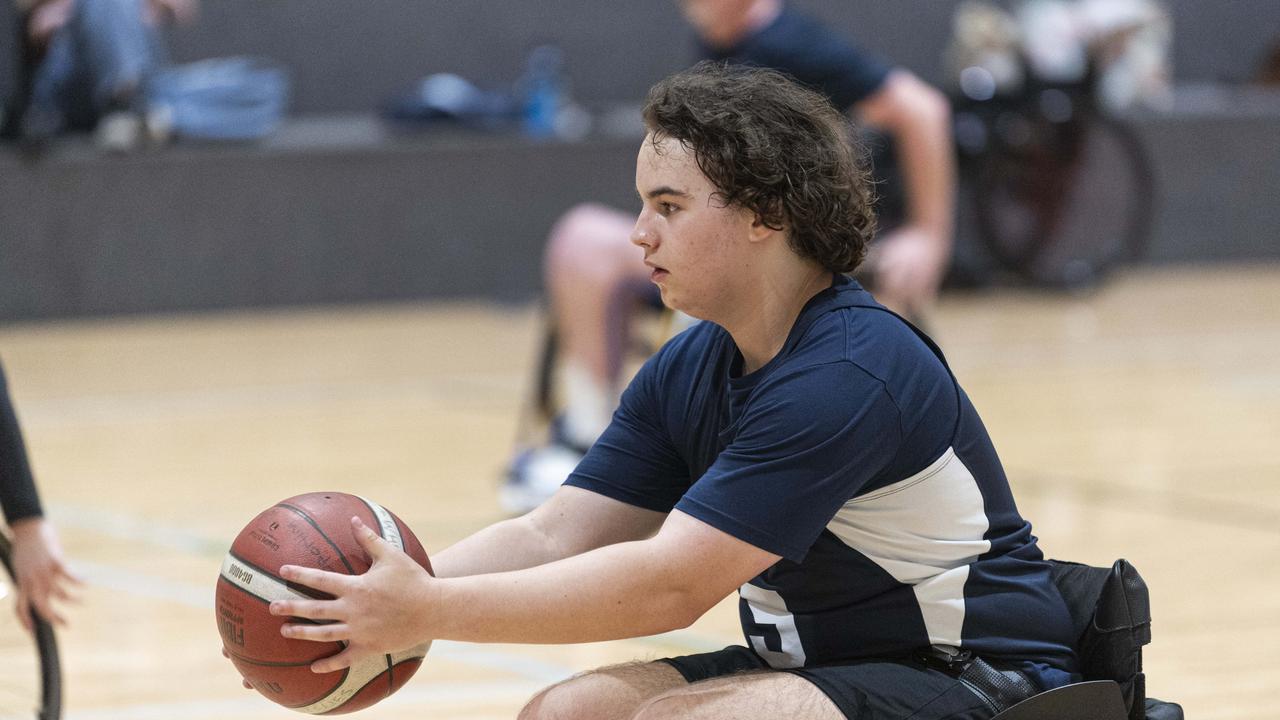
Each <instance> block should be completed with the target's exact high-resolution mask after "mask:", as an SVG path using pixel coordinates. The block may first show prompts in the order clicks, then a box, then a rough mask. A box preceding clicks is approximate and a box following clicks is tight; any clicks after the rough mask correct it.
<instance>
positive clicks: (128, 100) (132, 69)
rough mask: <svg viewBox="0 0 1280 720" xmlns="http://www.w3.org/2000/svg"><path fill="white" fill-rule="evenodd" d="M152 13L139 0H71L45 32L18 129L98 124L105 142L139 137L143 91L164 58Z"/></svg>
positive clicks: (124, 143)
mask: <svg viewBox="0 0 1280 720" xmlns="http://www.w3.org/2000/svg"><path fill="white" fill-rule="evenodd" d="M158 25H159V22H158V19H157V16H156V15H155V13H154V11H152V10H151V9H150V6H149V5H147V4H144V2H143V0H74V2H70V3H68V9H67V15H66V20H65V23H64V24H62V25H61V26H60V27H58V28H57V29H56V30H54V31H53V33H52V35H51V36H50V37H49V39H48V46H47V49H46V50H45V53H44V57H43V58H42V59H41V61H40V64H39V66H38V67H37V69H36V72H35V77H34V79H33V83H32V95H31V108H30V110H29V111H28V118H27V119H26V121H25V122H24V128H25V129H24V134H25V135H27V136H28V137H31V138H37V139H38V138H40V137H48V136H51V135H53V134H55V133H58V132H62V131H65V130H78V131H88V130H93V129H95V128H97V129H98V132H99V139H100V140H101V141H102V142H103V144H104V145H105V146H106V147H108V148H109V149H123V148H127V147H131V146H132V145H133V144H135V143H136V142H137V141H138V140H139V134H140V132H141V129H142V122H141V113H142V111H143V110H144V109H145V108H144V107H143V105H144V100H145V99H144V97H143V92H144V90H145V86H146V81H147V78H148V76H149V75H150V74H151V73H152V72H153V71H154V70H155V69H156V68H157V67H158V66H159V65H160V64H161V63H162V62H163V55H164V53H163V49H162V42H161V38H160V35H159V30H158Z"/></svg>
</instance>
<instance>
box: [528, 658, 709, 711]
mask: <svg viewBox="0 0 1280 720" xmlns="http://www.w3.org/2000/svg"><path fill="white" fill-rule="evenodd" d="M683 687H689V684H688V683H687V682H685V679H684V677H683V676H682V675H680V673H679V672H678V671H676V669H675V668H674V667H671V666H670V665H668V664H666V663H662V662H649V663H627V664H625V665H615V666H613V667H606V668H601V669H599V670H593V671H591V672H588V673H585V674H582V675H578V676H576V677H573V678H570V679H568V680H565V681H564V682H562V683H559V684H556V685H552V686H551V687H549V688H547V689H545V690H543V691H542V692H540V693H538V694H537V695H535V696H534V697H533V699H532V700H530V701H529V704H528V705H525V707H524V709H523V710H521V711H520V716H519V720H572V719H574V718H584V719H586V718H590V719H591V720H626V719H627V718H630V717H632V716H634V715H635V713H636V712H637V711H638V710H639V709H640V708H641V706H643V705H644V704H645V703H646V702H647V701H650V700H652V699H654V698H656V697H661V696H662V695H663V694H665V693H667V692H668V691H671V690H675V689H677V688H683Z"/></svg>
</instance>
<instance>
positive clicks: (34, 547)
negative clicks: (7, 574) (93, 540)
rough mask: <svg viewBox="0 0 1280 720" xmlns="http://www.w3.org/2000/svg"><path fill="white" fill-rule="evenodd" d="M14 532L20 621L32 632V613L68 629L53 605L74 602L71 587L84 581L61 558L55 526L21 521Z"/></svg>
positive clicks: (38, 520)
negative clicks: (55, 602) (57, 602)
mask: <svg viewBox="0 0 1280 720" xmlns="http://www.w3.org/2000/svg"><path fill="white" fill-rule="evenodd" d="M11 529H12V530H13V574H14V577H15V578H16V579H17V584H18V602H17V607H16V608H15V609H16V610H17V613H18V620H19V621H20V622H21V623H22V626H23V627H24V628H26V629H27V632H31V631H32V624H31V613H32V612H35V613H36V614H38V615H39V616H40V617H41V618H43V619H44V620H45V621H47V622H50V623H53V624H54V625H66V623H67V621H66V618H65V617H63V616H62V614H61V613H60V612H58V609H57V607H55V604H54V601H55V600H57V601H59V602H69V601H74V600H75V596H74V595H72V593H71V587H72V586H76V585H80V584H82V581H81V580H80V578H79V577H77V576H76V575H75V574H74V573H72V572H71V570H70V568H68V567H67V564H66V561H65V560H64V559H63V557H62V546H61V545H60V544H59V543H58V534H57V533H56V532H55V531H54V529H53V525H51V524H50V523H49V521H47V520H45V519H44V518H42V517H33V518H25V519H22V520H18V521H17V522H15V523H14V524H13V527H12V528H11Z"/></svg>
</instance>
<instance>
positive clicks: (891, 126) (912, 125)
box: [498, 0, 954, 513]
mask: <svg viewBox="0 0 1280 720" xmlns="http://www.w3.org/2000/svg"><path fill="white" fill-rule="evenodd" d="M679 5H680V8H681V10H682V11H683V13H684V16H685V18H686V19H687V20H688V22H689V24H690V26H691V27H692V28H693V30H694V32H695V33H696V35H697V39H698V49H699V55H701V56H702V57H703V58H706V59H710V60H717V61H726V62H731V63H733V64H737V65H751V66H755V67H768V68H774V69H776V70H781V71H783V72H785V73H787V74H788V75H791V76H793V77H795V78H796V79H797V80H799V81H800V82H801V83H803V84H805V85H807V86H809V87H811V88H813V89H815V90H818V91H819V92H821V93H822V94H824V95H826V96H827V98H828V99H829V100H830V101H831V103H832V104H833V105H835V106H836V108H838V109H840V110H844V111H846V112H848V113H849V114H850V115H852V116H854V117H857V118H859V119H860V120H861V121H862V122H864V123H866V124H867V125H869V126H873V127H876V128H878V129H880V130H881V131H883V133H884V134H885V137H886V138H892V140H893V150H894V152H893V153H892V154H891V156H890V154H888V153H886V154H885V156H884V159H885V160H888V159H890V157H892V159H893V160H894V162H892V163H884V164H882V167H881V169H882V170H884V169H885V166H887V165H893V166H896V167H897V168H898V169H899V170H900V171H901V172H900V173H898V174H900V176H901V180H902V182H901V183H898V182H894V181H893V179H895V178H896V174H894V173H888V174H885V175H882V176H881V177H879V180H881V181H884V182H882V183H881V192H880V195H881V196H882V197H881V205H880V211H881V213H880V220H881V222H880V227H879V230H880V232H879V233H878V236H877V238H876V241H875V243H874V244H873V245H872V250H871V252H870V254H869V257H868V261H867V262H866V263H864V265H863V270H864V271H866V270H868V269H869V272H864V273H862V274H869V275H872V276H874V278H875V288H874V292H875V295H876V298H877V299H878V300H879V301H881V302H882V303H884V304H885V305H886V306H888V307H889V308H891V309H893V310H894V311H896V312H899V313H902V314H904V315H906V316H908V317H913V316H914V317H921V316H924V315H926V314H927V313H928V312H929V310H930V309H931V308H932V306H933V304H934V302H935V301H936V299H937V293H938V287H939V285H940V284H941V283H942V278H943V274H944V273H945V271H946V269H947V266H948V264H949V262H950V258H951V224H952V219H951V218H952V206H953V204H954V198H953V196H954V187H953V185H954V180H953V175H954V172H953V167H952V164H953V163H952V156H953V154H954V150H953V148H952V145H951V122H950V110H949V108H948V105H947V100H946V98H945V97H944V96H943V95H942V93H940V92H939V91H938V90H936V89H934V88H932V87H930V86H929V85H928V84H926V83H924V82H923V81H921V80H920V79H919V78H917V77H916V76H915V75H913V74H912V73H911V72H909V71H907V70H906V69H904V68H901V67H892V66H890V65H888V64H886V63H885V62H883V61H882V60H880V59H878V58H876V57H874V56H873V55H871V54H869V53H867V52H866V51H865V50H863V49H862V48H860V47H858V46H857V45H856V44H854V43H853V42H851V41H850V40H848V39H847V38H845V37H844V36H843V35H842V34H841V33H839V32H838V31H836V30H835V29H833V28H832V27H830V26H828V25H826V24H824V23H822V22H820V21H819V20H817V19H815V18H813V17H810V16H808V15H806V14H804V13H803V12H801V11H799V10H797V9H795V8H794V7H792V6H791V5H790V4H788V3H785V2H783V1H782V0H680V2H679ZM896 189H897V190H900V191H901V192H899V193H895V192H894V190H896ZM899 195H900V196H901V197H898V196H899ZM894 201H898V202H894ZM897 205H902V207H901V208H899V207H897ZM886 211H887V214H888V215H889V216H890V217H889V221H888V222H885V220H886V217H885V215H886ZM633 218H634V216H633V214H632V213H628V212H623V211H620V210H615V209H612V208H609V207H605V206H602V205H598V204H583V205H578V206H577V207H574V208H572V209H571V210H569V211H568V212H566V213H565V214H564V215H563V216H562V217H561V218H560V220H558V221H557V222H556V223H555V225H554V227H553V228H552V230H551V232H550V234H549V236H548V240H547V249H546V259H545V262H544V267H543V275H544V284H545V286H546V288H547V299H548V302H549V309H550V311H551V314H552V321H553V326H554V328H555V332H556V338H557V342H558V355H557V362H558V379H559V382H558V384H557V389H558V391H559V393H558V394H559V396H560V398H561V400H562V401H563V409H562V411H561V412H560V413H559V414H558V416H557V417H556V419H555V422H554V423H553V424H552V427H551V433H550V438H549V442H548V443H546V444H545V445H540V446H537V447H534V448H525V447H520V448H518V449H517V453H516V455H515V457H514V458H513V459H512V462H511V464H510V466H509V468H508V472H507V479H506V482H505V483H504V484H503V485H502V487H501V488H500V490H499V494H498V500H499V503H500V504H501V505H502V507H503V509H504V510H507V511H509V512H512V513H522V512H528V511H529V510H531V509H533V508H534V507H537V506H538V505H539V504H540V503H541V502H542V501H544V500H546V499H547V498H548V497H550V496H551V494H552V493H553V492H555V489H556V488H558V487H559V486H560V484H561V483H562V482H564V479H565V477H566V476H567V475H568V474H569V472H570V471H571V470H572V469H573V467H574V466H575V465H576V464H577V462H578V461H579V460H581V459H582V455H583V454H584V453H585V452H586V448H588V447H590V446H591V444H592V443H593V442H595V440H596V438H598V437H599V436H600V433H601V432H603V431H604V428H605V427H606V426H607V425H608V424H609V419H610V418H611V417H612V415H613V411H614V409H615V408H617V406H618V396H619V392H620V391H621V389H622V384H623V383H624V382H625V380H626V378H625V377H624V376H623V367H622V366H623V363H624V357H623V355H624V350H625V348H627V347H628V344H629V343H630V341H631V337H632V334H631V333H632V331H631V327H632V323H631V319H632V315H633V314H634V308H635V306H636V305H637V304H639V303H648V302H653V301H654V300H655V298H656V293H652V292H651V290H652V286H651V285H650V283H649V282H648V279H649V271H648V269H647V268H645V266H644V265H643V264H642V263H641V262H640V257H639V255H638V254H636V253H635V252H634V249H633V248H632V247H631V246H630V243H629V242H628V241H627V238H628V236H629V235H630V229H631V223H632V220H633Z"/></svg>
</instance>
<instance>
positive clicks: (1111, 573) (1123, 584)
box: [992, 559, 1183, 720]
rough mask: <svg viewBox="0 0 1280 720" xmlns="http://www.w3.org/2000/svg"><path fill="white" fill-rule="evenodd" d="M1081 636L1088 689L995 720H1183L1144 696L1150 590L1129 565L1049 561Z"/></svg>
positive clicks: (1079, 686) (1064, 690)
mask: <svg viewBox="0 0 1280 720" xmlns="http://www.w3.org/2000/svg"><path fill="white" fill-rule="evenodd" d="M1049 563H1050V565H1051V567H1052V572H1053V582H1054V584H1055V585H1057V586H1058V589H1059V591H1060V592H1061V593H1062V597H1063V599H1064V600H1065V601H1066V603H1067V609H1068V610H1069V611H1070V613H1071V621H1072V624H1073V626H1074V630H1075V634H1076V638H1077V640H1076V651H1077V655H1078V659H1079V661H1080V671H1081V674H1083V675H1084V679H1085V681H1084V682H1080V683H1074V684H1072V685H1066V686H1064V687H1060V688H1055V689H1053V690H1049V691H1047V692H1043V693H1040V694H1038V695H1034V696H1032V697H1030V698H1028V699H1026V700H1023V701H1022V702H1020V703H1018V704H1016V705H1014V706H1013V707H1010V708H1008V709H1007V710H1005V711H1004V712H1001V713H999V714H997V715H996V716H994V717H993V718H992V720H1183V714H1182V707H1181V706H1179V705H1178V704H1176V703H1170V702H1163V701H1160V700H1156V699H1154V698H1148V697H1146V690H1147V689H1146V676H1145V675H1144V674H1143V672H1142V646H1143V645H1146V644H1147V643H1150V642H1151V601H1150V596H1149V595H1148V592H1147V584H1146V583H1145V582H1144V581H1143V580H1142V576H1141V575H1139V574H1138V571H1137V570H1136V569H1135V568H1134V567H1133V566H1132V565H1130V564H1129V563H1128V561H1126V560H1123V559H1121V560H1117V561H1116V562H1115V563H1114V564H1113V565H1112V566H1111V567H1110V568H1099V567H1091V566H1089V565H1082V564H1080V563H1073V562H1062V561H1058V560H1050V561H1049Z"/></svg>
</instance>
